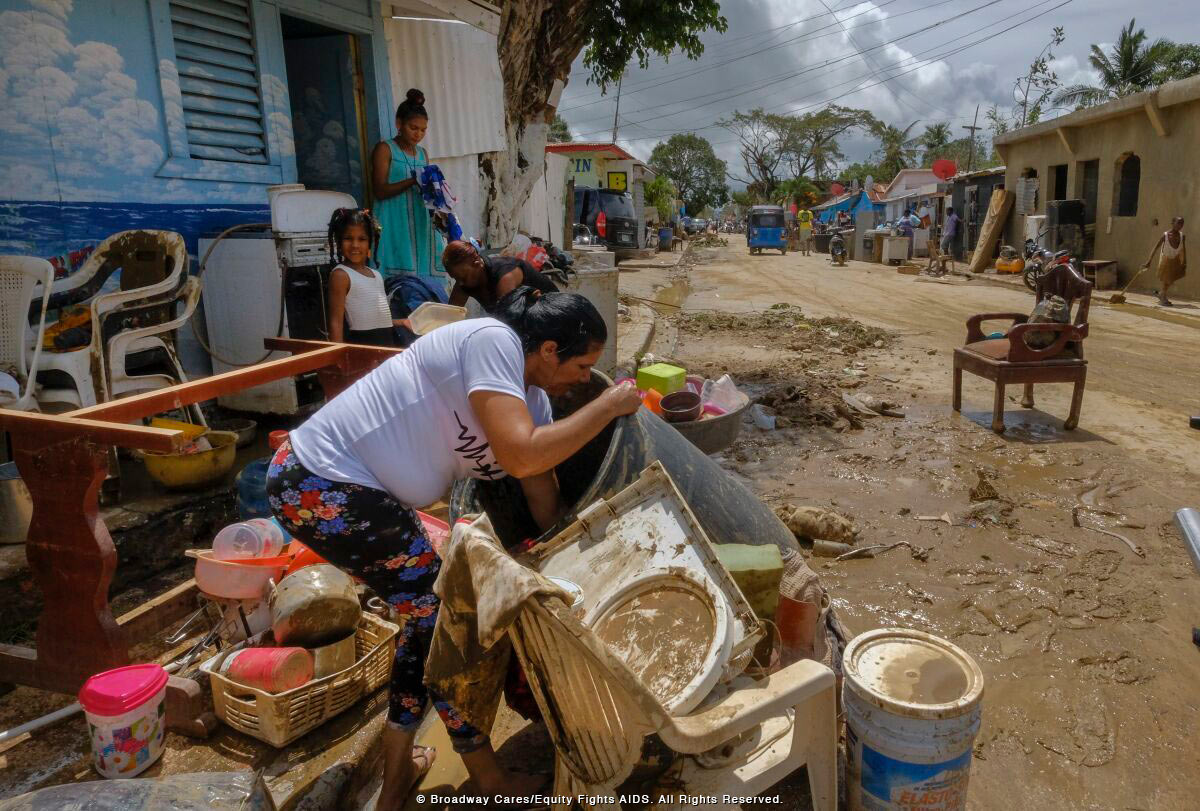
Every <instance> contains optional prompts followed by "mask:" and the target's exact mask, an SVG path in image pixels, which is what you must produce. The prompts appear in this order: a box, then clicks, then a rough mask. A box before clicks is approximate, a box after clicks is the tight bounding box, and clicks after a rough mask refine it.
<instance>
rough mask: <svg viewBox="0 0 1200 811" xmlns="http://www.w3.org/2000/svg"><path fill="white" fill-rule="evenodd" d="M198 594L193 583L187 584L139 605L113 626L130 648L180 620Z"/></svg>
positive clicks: (194, 604)
mask: <svg viewBox="0 0 1200 811" xmlns="http://www.w3.org/2000/svg"><path fill="white" fill-rule="evenodd" d="M199 593H200V590H199V589H198V588H196V581H195V580H194V579H192V580H187V581H185V582H183V583H180V584H179V585H178V586H176V587H175V588H173V589H171V590H170V591H167V592H164V593H162V594H160V595H158V596H157V597H155V598H154V599H153V600H150V601H148V602H145V603H142V604H141V605H139V606H138V607H137V608H135V609H133V610H132V611H130V612H129V613H127V614H122V615H121V616H119V617H117V625H120V626H121V629H122V630H123V631H125V635H126V638H127V639H128V640H129V641H130V643H131V644H134V645H136V644H138V643H139V642H145V641H146V640H147V639H149V638H150V637H151V636H153V635H154V634H157V633H159V632H160V631H163V630H165V629H166V628H169V627H170V626H171V625H172V624H173V623H174V622H176V621H177V620H179V619H182V618H183V617H184V616H186V615H187V613H188V612H189V611H195V610H196V607H197V606H196V595H197V594H199Z"/></svg>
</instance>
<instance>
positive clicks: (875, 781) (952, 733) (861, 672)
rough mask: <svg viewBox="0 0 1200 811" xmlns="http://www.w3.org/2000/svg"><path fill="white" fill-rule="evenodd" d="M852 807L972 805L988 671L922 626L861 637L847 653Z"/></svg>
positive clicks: (948, 808) (860, 810)
mask: <svg viewBox="0 0 1200 811" xmlns="http://www.w3.org/2000/svg"><path fill="white" fill-rule="evenodd" d="M843 664H844V671H845V682H844V685H843V688H842V702H843V706H844V707H845V710H846V747H847V761H848V769H847V776H846V784H847V790H848V793H849V801H850V809H851V811H885V810H886V811H892V810H893V809H895V810H896V811H900V810H901V809H904V810H905V811H908V809H916V808H920V809H923V811H953V809H962V808H965V807H966V802H967V780H968V778H969V777H970V773H971V749H972V746H973V745H974V743H975V736H976V734H978V732H979V720H980V715H981V712H982V700H983V672H982V671H981V670H980V669H979V665H978V664H977V663H976V662H975V660H974V659H972V658H971V657H970V656H969V655H968V654H967V653H966V652H965V651H963V650H962V649H961V648H959V647H958V646H956V645H953V644H951V643H949V642H947V641H946V640H944V639H940V638H939V637H936V636H933V635H932V634H926V633H922V632H921V631H909V630H905V629H902V628H881V629H879V630H875V631H868V632H866V633H864V634H861V635H859V636H857V637H855V638H854V639H853V640H852V641H851V642H850V644H849V645H847V646H846V652H845V655H844V659H843Z"/></svg>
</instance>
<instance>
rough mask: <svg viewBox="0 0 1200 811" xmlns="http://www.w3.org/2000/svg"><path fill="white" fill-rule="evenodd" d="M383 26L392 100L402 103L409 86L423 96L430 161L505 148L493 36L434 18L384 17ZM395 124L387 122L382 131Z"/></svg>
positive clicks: (500, 92) (501, 95) (498, 73)
mask: <svg viewBox="0 0 1200 811" xmlns="http://www.w3.org/2000/svg"><path fill="white" fill-rule="evenodd" d="M383 25H384V33H385V35H386V39H387V47H388V61H389V63H390V64H389V69H390V71H391V78H392V98H393V99H397V100H400V99H403V98H404V95H405V93H407V92H408V89H409V88H410V87H416V88H419V89H421V90H423V91H424V92H425V99H426V101H425V106H426V108H427V109H428V110H429V130H428V132H427V133H426V135H425V140H424V141H423V142H422V144H421V145H422V146H424V147H425V149H426V151H427V152H428V153H429V155H430V157H431V158H451V157H457V156H459V155H475V154H478V153H480V152H498V151H500V150H502V149H504V148H505V144H506V139H505V135H504V82H503V81H502V80H501V78H500V60H499V58H498V57H497V56H496V37H495V36H493V35H492V34H489V33H487V32H486V31H481V30H480V29H478V28H474V27H472V26H470V25H459V24H457V23H452V22H443V21H439V20H395V19H386V20H384V22H383ZM394 126H395V124H394V123H393V122H392V121H391V120H389V121H388V122H387V124H386V127H385V131H386V133H387V134H389V135H390V134H391V133H392V132H393V129H392V128H393V127H394Z"/></svg>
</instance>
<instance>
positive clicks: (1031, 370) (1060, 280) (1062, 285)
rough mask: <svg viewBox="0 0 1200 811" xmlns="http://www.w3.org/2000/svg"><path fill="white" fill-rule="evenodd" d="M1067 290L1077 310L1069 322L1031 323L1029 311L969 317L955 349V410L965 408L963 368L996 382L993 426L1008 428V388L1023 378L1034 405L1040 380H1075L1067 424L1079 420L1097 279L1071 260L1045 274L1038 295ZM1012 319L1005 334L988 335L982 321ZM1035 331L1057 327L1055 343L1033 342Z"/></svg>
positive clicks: (1025, 399) (1070, 425)
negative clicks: (1040, 344) (1085, 350)
mask: <svg viewBox="0 0 1200 811" xmlns="http://www.w3.org/2000/svg"><path fill="white" fill-rule="evenodd" d="M1048 296H1061V297H1062V298H1063V299H1064V300H1065V301H1066V302H1067V307H1068V309H1069V310H1072V311H1073V312H1074V316H1073V317H1072V318H1071V320H1070V323H1067V324H1030V323H1027V322H1028V321H1029V316H1028V315H1025V314H1024V313H982V314H980V315H974V316H971V318H969V319H968V320H967V341H966V345H965V346H961V347H959V348H957V349H955V350H954V410H955V411H961V410H962V373H963V371H967V372H970V373H972V374H976V375H979V376H980V377H985V378H987V379H988V380H992V381H994V382H995V384H996V391H995V400H994V405H993V407H992V430H993V431H995V432H996V433H998V434H1002V433H1004V388H1005V386H1007V385H1009V384H1010V383H1023V384H1024V385H1025V396H1024V397H1022V398H1021V405H1023V406H1024V407H1025V408H1033V386H1034V384H1035V383H1073V384H1074V386H1075V389H1074V392H1073V394H1072V397H1071V413H1070V414H1069V415H1068V416H1067V419H1066V421H1065V422H1064V423H1063V427H1064V428H1065V429H1067V430H1068V431H1071V430H1074V429H1075V427H1076V426H1077V425H1079V411H1080V409H1081V408H1082V406H1083V387H1084V383H1085V382H1086V380H1087V360H1085V359H1084V357H1083V339H1084V338H1086V337H1087V335H1088V320H1087V319H1088V309H1089V308H1090V307H1091V302H1092V283H1091V282H1089V281H1088V280H1087V279H1085V278H1083V277H1082V276H1080V275H1079V274H1078V273H1076V272H1075V270H1074V269H1073V268H1071V266H1070V265H1057V266H1056V267H1055V268H1054V269H1053V270H1051V271H1050V272H1048V273H1047V274H1046V275H1044V276H1042V277H1041V279H1040V280H1039V281H1038V285H1037V298H1036V300H1037V301H1039V302H1040V301H1041V300H1042V299H1044V298H1046V297H1048ZM999 319H1009V320H1011V321H1012V326H1010V327H1009V329H1008V330H1007V332H1006V333H1005V334H1004V337H1002V338H988V337H987V335H986V334H985V333H984V332H983V329H982V327H981V325H982V324H983V322H985V321H993V320H999ZM1031 332H1054V333H1057V337H1056V338H1055V340H1054V343H1053V344H1051V345H1050V346H1048V347H1045V348H1044V349H1038V348H1035V347H1032V346H1030V345H1029V344H1028V343H1027V341H1026V337H1027V336H1028V334H1029V333H1031Z"/></svg>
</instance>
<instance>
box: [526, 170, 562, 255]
mask: <svg viewBox="0 0 1200 811" xmlns="http://www.w3.org/2000/svg"><path fill="white" fill-rule="evenodd" d="M566 188H567V156H566V155H557V154H555V153H553V152H547V153H546V172H545V174H544V175H543V176H542V179H541V180H539V181H538V182H537V183H535V184H534V186H533V192H532V193H531V194H530V195H529V199H528V200H526V201H525V207H524V208H523V209H521V229H522V230H523V231H525V232H526V233H528V234H531V235H533V236H535V237H541V238H542V239H549V240H550V241H551V242H553V243H554V244H555V245H558V246H559V247H561V246H563V245H565V244H566V242H565V235H564V233H563V225H564V222H565V220H566V208H565V207H564V206H565V201H564V200H563V196H564V195H565V194H566Z"/></svg>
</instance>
